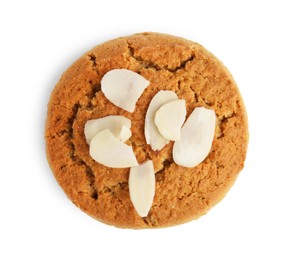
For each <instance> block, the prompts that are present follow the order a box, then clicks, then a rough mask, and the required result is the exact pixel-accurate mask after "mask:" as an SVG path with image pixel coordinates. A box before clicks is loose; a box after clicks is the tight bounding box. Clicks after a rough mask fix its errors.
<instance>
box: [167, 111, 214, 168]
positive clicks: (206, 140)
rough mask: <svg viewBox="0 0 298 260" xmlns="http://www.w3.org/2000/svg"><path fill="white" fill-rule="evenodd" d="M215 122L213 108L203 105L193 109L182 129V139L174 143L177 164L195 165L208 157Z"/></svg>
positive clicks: (174, 157)
mask: <svg viewBox="0 0 298 260" xmlns="http://www.w3.org/2000/svg"><path fill="white" fill-rule="evenodd" d="M215 123H216V115H215V112H214V111H213V110H210V109H206V108H203V107H200V108H195V109H194V110H193V112H192V113H191V115H190V116H189V117H188V119H187V120H186V122H185V124H184V126H183V127H182V129H181V139H180V140H179V141H176V142H175V143H174V147H173V159H174V161H175V163H176V164H179V165H181V166H185V167H195V166H197V165H198V164H199V163H201V162H202V161H203V160H204V159H205V158H206V156H207V155H208V154H209V151H210V149H211V146H212V141H213V137H214V132H215Z"/></svg>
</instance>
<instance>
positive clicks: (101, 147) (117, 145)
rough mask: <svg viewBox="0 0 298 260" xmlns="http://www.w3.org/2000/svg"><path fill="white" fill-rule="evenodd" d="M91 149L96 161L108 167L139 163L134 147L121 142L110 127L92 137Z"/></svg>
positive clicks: (129, 165) (128, 165)
mask: <svg viewBox="0 0 298 260" xmlns="http://www.w3.org/2000/svg"><path fill="white" fill-rule="evenodd" d="M89 151H90V156H91V157H92V158H93V159H94V160H95V161H97V162H99V163H101V164H103V165H105V166H108V167H112V168H127V167H131V166H137V165H138V162H137V159H136V157H135V155H134V152H133V150H132V147H131V146H128V145H126V144H125V143H123V142H121V141H120V140H119V139H117V138H116V137H115V136H114V135H113V134H112V133H111V131H110V130H108V129H106V130H103V131H101V132H99V133H97V134H96V135H95V136H94V137H93V138H92V140H91V142H90V150H89Z"/></svg>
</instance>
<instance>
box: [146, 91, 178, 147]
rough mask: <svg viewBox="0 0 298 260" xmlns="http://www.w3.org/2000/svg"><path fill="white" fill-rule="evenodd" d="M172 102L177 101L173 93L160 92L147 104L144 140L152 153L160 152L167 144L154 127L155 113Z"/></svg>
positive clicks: (167, 141) (166, 140)
mask: <svg viewBox="0 0 298 260" xmlns="http://www.w3.org/2000/svg"><path fill="white" fill-rule="evenodd" d="M174 100H178V96H177V94H176V93H175V92H173V91H169V90H161V91H159V92H158V93H157V94H156V95H155V96H154V97H153V98H152V100H151V102H150V104H149V107H148V110H147V113H146V117H145V138H146V142H147V144H150V145H151V148H152V150H154V151H156V150H161V149H162V148H163V147H164V146H165V145H166V144H168V143H169V139H167V138H165V137H164V136H163V135H162V134H161V133H160V132H159V130H158V128H157V126H156V125H155V122H154V121H155V115H156V112H157V110H158V109H159V108H160V107H161V106H162V105H164V104H166V103H168V102H170V101H174Z"/></svg>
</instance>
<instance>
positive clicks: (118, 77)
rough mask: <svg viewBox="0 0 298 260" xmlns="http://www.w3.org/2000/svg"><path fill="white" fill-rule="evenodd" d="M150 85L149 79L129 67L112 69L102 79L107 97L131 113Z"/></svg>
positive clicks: (102, 87)
mask: <svg viewBox="0 0 298 260" xmlns="http://www.w3.org/2000/svg"><path fill="white" fill-rule="evenodd" d="M148 85H149V81H148V80H146V79H145V78H144V77H142V76H141V75H139V74H138V73H135V72H133V71H130V70H127V69H114V70H111V71H109V72H107V73H106V74H105V75H104V76H103V78H102V80H101V90H102V92H103V93H104V95H105V96H106V98H107V99H108V100H110V101H111V102H112V103H113V104H114V105H116V106H118V107H120V108H122V109H124V110H126V111H128V112H131V113H132V112H133V111H134V110H135V105H136V103H137V101H138V99H139V98H140V96H141V95H142V93H143V91H144V90H145V88H146V87H147V86H148Z"/></svg>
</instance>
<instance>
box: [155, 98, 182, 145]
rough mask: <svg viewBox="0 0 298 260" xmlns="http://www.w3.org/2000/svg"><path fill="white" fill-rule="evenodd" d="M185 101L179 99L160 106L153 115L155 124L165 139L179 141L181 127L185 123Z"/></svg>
mask: <svg viewBox="0 0 298 260" xmlns="http://www.w3.org/2000/svg"><path fill="white" fill-rule="evenodd" d="M185 116H186V107H185V100H184V99H179V100H174V101H171V102H168V103H166V104H164V105H163V106H161V107H160V108H159V109H158V110H157V112H156V114H155V124H156V126H157V128H158V130H159V132H160V133H161V134H162V135H163V137H165V138H166V139H169V140H172V141H177V140H180V135H181V127H182V125H183V123H184V121H185Z"/></svg>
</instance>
